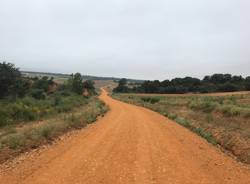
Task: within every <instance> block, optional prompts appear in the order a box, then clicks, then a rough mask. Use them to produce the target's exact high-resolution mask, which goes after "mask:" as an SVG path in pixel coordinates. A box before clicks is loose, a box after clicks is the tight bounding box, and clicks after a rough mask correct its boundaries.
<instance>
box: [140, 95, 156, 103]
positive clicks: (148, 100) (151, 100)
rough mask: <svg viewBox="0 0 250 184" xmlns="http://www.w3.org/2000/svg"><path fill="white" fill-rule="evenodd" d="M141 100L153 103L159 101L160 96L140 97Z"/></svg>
mask: <svg viewBox="0 0 250 184" xmlns="http://www.w3.org/2000/svg"><path fill="white" fill-rule="evenodd" d="M141 100H142V101H144V102H148V103H151V104H155V103H158V102H159V101H160V98H158V97H142V98H141Z"/></svg>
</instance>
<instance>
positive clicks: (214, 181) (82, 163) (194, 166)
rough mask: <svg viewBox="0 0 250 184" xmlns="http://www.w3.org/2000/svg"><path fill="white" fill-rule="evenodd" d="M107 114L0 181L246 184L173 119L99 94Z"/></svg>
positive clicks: (249, 178) (242, 170)
mask: <svg viewBox="0 0 250 184" xmlns="http://www.w3.org/2000/svg"><path fill="white" fill-rule="evenodd" d="M100 98H101V99H102V100H103V101H104V102H105V103H107V104H108V105H109V107H110V109H111V110H110V112H108V113H107V115H106V116H105V117H104V118H102V119H100V120H98V122H97V123H94V124H93V125H91V126H89V127H87V128H85V129H83V130H81V131H80V132H78V133H76V134H75V135H73V136H70V137H68V138H66V139H64V140H62V141H59V142H58V143H56V144H54V145H52V146H50V147H49V148H46V149H44V150H42V151H41V152H40V153H39V154H35V153H34V155H33V156H32V155H31V156H30V155H29V157H27V158H24V159H23V161H22V162H21V163H20V164H17V165H16V166H15V167H14V168H13V169H9V170H6V171H5V170H3V169H2V170H0V183H1V184H17V183H18V184H97V183H98V184H133V183H135V184H196V183H197V184H249V183H250V170H249V168H247V167H244V166H242V165H241V164H239V163H237V162H236V161H235V160H233V159H232V158H231V157H229V156H227V155H225V154H224V153H222V152H221V151H220V150H219V149H217V148H215V147H214V146H212V145H210V144H208V143H207V142H206V141H205V140H203V139H202V138H200V137H198V136H197V135H195V134H193V133H192V132H190V131H189V130H187V129H185V128H183V127H181V126H179V125H178V124H176V123H174V122H173V121H171V120H168V119H166V118H165V117H163V116H161V115H159V114H157V113H155V112H152V111H150V110H147V109H144V108H142V107H137V106H134V105H129V104H126V103H123V102H119V101H117V100H114V99H112V98H111V97H109V96H108V95H107V93H106V92H105V91H103V93H102V95H101V97H100Z"/></svg>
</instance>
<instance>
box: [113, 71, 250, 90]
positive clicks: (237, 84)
mask: <svg viewBox="0 0 250 184" xmlns="http://www.w3.org/2000/svg"><path fill="white" fill-rule="evenodd" d="M125 80H126V79H121V80H120V81H119V85H118V87H117V88H115V89H114V92H119V93H128V92H134V93H162V94H164V93H173V94H177V93H190V92H192V93H210V92H232V91H243V90H250V76H249V77H246V78H243V77H242V76H236V75H235V76H232V75H231V74H214V75H211V76H205V77H204V78H203V79H202V80H200V79H197V78H193V77H185V78H174V79H172V80H164V81H162V82H160V81H158V80H155V81H145V82H143V83H142V84H136V85H135V86H133V87H128V85H126V83H125V84H124V82H123V81H125ZM120 82H122V83H120Z"/></svg>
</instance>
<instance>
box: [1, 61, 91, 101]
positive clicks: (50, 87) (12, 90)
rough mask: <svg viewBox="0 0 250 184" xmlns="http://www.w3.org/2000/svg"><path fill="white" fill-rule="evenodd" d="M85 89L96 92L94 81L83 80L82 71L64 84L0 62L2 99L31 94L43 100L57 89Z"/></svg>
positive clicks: (80, 93) (66, 91) (81, 92)
mask: <svg viewBox="0 0 250 184" xmlns="http://www.w3.org/2000/svg"><path fill="white" fill-rule="evenodd" d="M58 86H59V87H58ZM57 88H58V89H57ZM84 89H86V90H87V91H88V94H89V95H94V94H95V87H94V82H93V81H91V80H87V81H85V82H83V80H82V76H81V74H80V73H76V74H72V75H71V77H70V78H69V79H68V81H67V82H66V83H65V84H63V85H62V84H57V83H55V82H54V78H53V77H51V78H49V77H47V76H43V77H41V78H38V77H34V78H28V77H24V76H22V74H21V72H20V71H19V69H18V68H16V67H15V65H14V64H11V63H6V62H3V63H1V62H0V99H2V98H6V97H8V98H13V99H16V98H18V97H24V96H26V95H29V96H31V97H33V98H35V99H39V100H42V99H45V98H46V96H47V95H49V94H51V93H54V92H55V91H57V90H59V91H61V92H63V93H65V94H66V93H70V92H74V93H76V94H78V95H82V94H83V91H84Z"/></svg>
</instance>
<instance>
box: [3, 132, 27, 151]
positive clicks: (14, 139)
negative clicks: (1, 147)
mask: <svg viewBox="0 0 250 184" xmlns="http://www.w3.org/2000/svg"><path fill="white" fill-rule="evenodd" d="M2 144H6V145H7V146H8V147H9V148H11V149H17V148H19V147H22V146H24V145H25V136H24V135H23V134H22V133H15V134H10V135H8V136H7V137H6V139H5V140H3V142H2Z"/></svg>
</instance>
